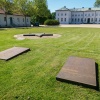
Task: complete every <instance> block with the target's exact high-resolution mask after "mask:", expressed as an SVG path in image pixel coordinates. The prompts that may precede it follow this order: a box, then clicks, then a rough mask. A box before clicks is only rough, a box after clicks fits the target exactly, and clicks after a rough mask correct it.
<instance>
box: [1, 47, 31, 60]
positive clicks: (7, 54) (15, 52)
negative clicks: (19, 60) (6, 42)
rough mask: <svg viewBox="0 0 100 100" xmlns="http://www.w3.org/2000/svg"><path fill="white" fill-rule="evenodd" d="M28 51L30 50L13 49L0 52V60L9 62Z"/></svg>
mask: <svg viewBox="0 0 100 100" xmlns="http://www.w3.org/2000/svg"><path fill="white" fill-rule="evenodd" d="M29 50H30V49H29V48H23V47H13V48H10V49H7V50H5V51H2V52H0V59H2V60H9V59H11V58H14V57H15V56H18V55H20V54H22V53H24V52H27V51H29Z"/></svg>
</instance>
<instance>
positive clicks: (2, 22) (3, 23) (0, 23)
mask: <svg viewBox="0 0 100 100" xmlns="http://www.w3.org/2000/svg"><path fill="white" fill-rule="evenodd" d="M4 17H5V15H3V14H0V27H1V26H2V27H5V26H6V21H5V20H4Z"/></svg>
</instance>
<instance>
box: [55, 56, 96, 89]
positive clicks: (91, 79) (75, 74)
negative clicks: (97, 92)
mask: <svg viewBox="0 0 100 100" xmlns="http://www.w3.org/2000/svg"><path fill="white" fill-rule="evenodd" d="M56 79H57V80H59V81H65V82H72V83H76V84H81V85H83V86H87V87H90V88H95V89H97V81H96V79H97V78H96V63H95V61H94V60H93V59H89V58H79V57H69V59H68V60H67V62H66V63H65V65H64V66H63V67H62V69H61V71H60V72H59V73H58V75H57V77H56Z"/></svg>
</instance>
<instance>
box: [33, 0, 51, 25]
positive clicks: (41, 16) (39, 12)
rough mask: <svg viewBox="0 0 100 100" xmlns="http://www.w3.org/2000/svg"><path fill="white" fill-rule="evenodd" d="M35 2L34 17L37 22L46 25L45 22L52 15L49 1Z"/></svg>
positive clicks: (35, 0)
mask: <svg viewBox="0 0 100 100" xmlns="http://www.w3.org/2000/svg"><path fill="white" fill-rule="evenodd" d="M33 2H34V15H33V18H34V20H35V21H38V22H40V23H42V24H43V23H44V21H45V20H46V19H47V18H48V16H49V15H50V10H49V9H48V5H47V0H33Z"/></svg>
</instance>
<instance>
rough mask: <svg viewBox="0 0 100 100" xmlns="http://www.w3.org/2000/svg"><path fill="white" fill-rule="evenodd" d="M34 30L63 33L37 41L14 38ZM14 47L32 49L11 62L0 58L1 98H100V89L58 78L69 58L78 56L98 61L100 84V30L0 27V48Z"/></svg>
mask: <svg viewBox="0 0 100 100" xmlns="http://www.w3.org/2000/svg"><path fill="white" fill-rule="evenodd" d="M31 32H34V33H36V32H45V33H55V34H61V35H62V36H61V37H60V38H56V39H54V38H49V39H34V40H28V39H25V40H16V39H15V38H14V37H13V36H14V35H15V34H22V33H31ZM13 46H22V47H29V48H30V49H31V51H29V52H27V53H24V54H22V55H20V56H18V57H16V58H14V59H11V60H9V61H3V60H0V100H16V99H18V100H28V99H30V100H100V91H96V90H93V89H89V88H84V87H82V86H77V85H72V84H68V83H64V82H59V81H56V75H57V74H58V72H59V71H60V69H61V68H62V66H63V65H64V63H65V62H66V60H67V59H68V57H69V56H79V57H87V58H93V59H94V60H95V61H96V62H97V63H98V66H99V84H100V29H95V28H58V27H45V28H42V27H40V28H26V29H0V51H3V50H5V49H8V48H10V47H13ZM99 89H100V88H99Z"/></svg>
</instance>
